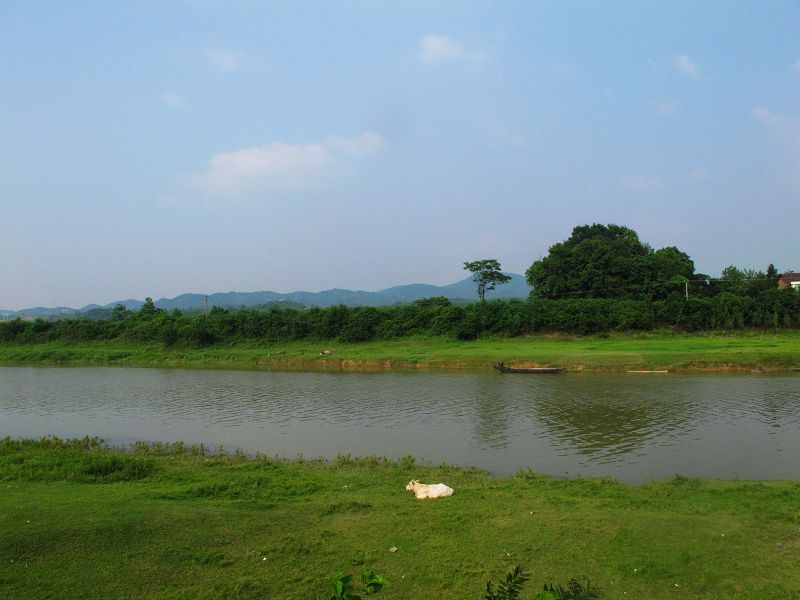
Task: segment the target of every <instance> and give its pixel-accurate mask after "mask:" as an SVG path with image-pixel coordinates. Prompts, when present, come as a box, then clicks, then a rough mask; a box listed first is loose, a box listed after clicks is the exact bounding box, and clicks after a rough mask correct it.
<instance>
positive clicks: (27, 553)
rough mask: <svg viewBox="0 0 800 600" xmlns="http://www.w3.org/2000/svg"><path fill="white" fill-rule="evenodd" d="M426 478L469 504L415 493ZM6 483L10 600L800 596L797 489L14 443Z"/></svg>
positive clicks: (1, 566)
mask: <svg viewBox="0 0 800 600" xmlns="http://www.w3.org/2000/svg"><path fill="white" fill-rule="evenodd" d="M412 477H414V478H421V479H423V480H430V481H440V480H441V481H444V482H446V483H447V484H449V485H451V486H452V487H454V488H455V490H456V493H455V495H454V496H453V497H451V498H447V499H441V500H436V501H417V500H415V499H414V497H413V496H412V495H411V494H410V493H408V492H405V491H404V490H403V487H404V484H405V483H406V482H407V481H408V480H409V479H411V478H412ZM0 489H2V493H0V532H2V534H0V597H4V598H44V597H48V598H74V597H85V598H146V597H154V598H204V597H205V598H222V597H229V598H287V599H292V598H297V599H301V598H302V599H304V600H305V599H309V598H325V599H327V598H328V597H329V596H330V591H329V583H328V580H329V576H330V574H332V573H333V572H335V571H339V570H341V571H344V572H345V573H348V572H349V573H354V574H355V575H356V577H358V574H359V573H360V572H361V571H362V570H364V569H367V568H369V569H373V570H374V571H375V572H376V573H379V574H381V575H384V576H385V577H387V578H388V579H389V580H390V584H389V586H388V587H387V588H386V589H385V590H384V591H383V592H381V594H380V595H379V596H377V597H378V598H385V599H386V600H390V599H392V598H404V599H409V598H429V597H436V598H443V599H447V598H453V599H459V600H463V599H465V598H466V599H469V598H476V599H477V598H481V597H483V596H482V591H483V588H484V585H485V582H486V580H487V579H489V578H493V579H494V580H495V581H497V579H498V577H500V576H501V575H503V574H505V573H506V572H507V571H508V570H509V569H510V568H511V567H513V566H514V565H516V564H522V565H525V566H527V567H528V568H529V570H530V571H531V573H532V580H531V582H530V583H529V585H528V591H529V594H528V595H525V596H523V597H525V598H527V597H528V596H530V597H532V596H533V591H534V590H535V589H541V586H542V585H543V584H544V583H546V582H549V581H556V582H562V583H563V582H565V581H566V580H568V579H569V578H571V577H578V578H581V579H585V578H587V577H588V578H590V579H591V581H592V583H593V584H596V585H599V586H601V587H602V588H603V589H604V591H605V595H604V597H606V598H654V599H658V598H758V599H764V598H780V599H781V600H785V599H787V598H800V567H799V566H798V565H800V513H798V510H797V497H798V494H799V493H800V484H798V483H793V482H764V483H757V482H745V481H734V482H721V481H700V480H694V479H686V478H681V477H676V478H673V479H669V480H665V481H661V482H657V483H649V484H646V485H642V486H639V487H629V486H626V485H622V484H619V483H616V482H614V481H612V480H606V479H598V480H561V479H554V478H548V477H541V476H536V475H533V474H521V475H518V476H515V477H510V478H505V479H493V478H491V477H489V476H487V475H486V474H484V473H482V472H477V471H474V470H469V469H457V468H453V467H420V466H417V465H414V464H413V462H412V461H411V460H410V459H409V460H405V461H400V462H399V463H391V462H387V461H385V460H382V459H370V458H366V459H358V460H355V459H349V458H343V459H341V460H339V461H336V462H333V463H323V462H318V461H306V462H298V461H291V462H286V461H280V460H273V459H266V458H245V457H243V456H209V455H204V454H202V453H197V452H195V453H192V452H190V451H188V450H186V449H183V448H180V447H166V448H165V447H161V448H152V447H151V448H140V449H139V451H138V452H132V453H127V454H124V453H119V452H118V451H112V450H109V449H105V448H103V447H100V448H97V447H95V448H92V444H90V443H89V442H88V441H83V442H75V443H70V444H60V443H58V444H57V443H53V442H52V441H51V442H44V443H43V442H14V441H10V440H5V441H3V442H0ZM390 547H396V548H397V549H398V550H397V552H395V553H390V552H389V551H388V549H389V548H390Z"/></svg>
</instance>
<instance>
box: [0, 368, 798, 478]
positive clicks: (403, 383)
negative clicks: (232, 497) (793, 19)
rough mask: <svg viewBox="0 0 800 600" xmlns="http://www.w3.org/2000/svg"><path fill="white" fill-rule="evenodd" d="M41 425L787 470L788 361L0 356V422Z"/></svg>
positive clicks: (506, 458)
mask: <svg viewBox="0 0 800 600" xmlns="http://www.w3.org/2000/svg"><path fill="white" fill-rule="evenodd" d="M48 434H54V435H58V436H61V437H72V436H82V435H96V436H99V437H102V438H104V439H107V440H109V441H112V442H114V443H128V442H132V441H134V440H139V439H147V440H161V441H174V440H184V441H186V442H188V443H200V442H202V443H204V444H206V445H209V446H219V445H224V446H225V447H226V448H228V449H233V448H235V447H240V448H243V449H245V450H247V451H251V452H256V451H259V452H263V453H267V454H280V455H284V456H295V455H297V454H299V453H302V454H304V455H306V456H327V457H331V458H333V457H335V456H336V455H337V454H339V453H351V454H362V455H363V454H384V455H388V456H391V457H399V456H403V455H406V454H414V455H416V456H417V457H420V458H426V459H428V460H430V461H432V462H434V463H438V462H443V461H444V462H450V463H456V464H464V465H468V464H469V465H476V466H479V467H482V468H485V469H488V470H490V471H493V472H495V473H498V474H507V473H512V472H515V471H517V470H519V469H521V468H527V467H530V468H533V469H534V470H537V471H541V472H546V473H552V474H564V473H565V472H566V473H570V474H583V475H606V474H609V475H613V476H616V477H618V478H620V479H623V480H626V481H641V480H644V479H647V478H660V477H665V476H669V475H671V474H672V473H675V472H681V473H684V474H687V475H697V476H710V477H723V478H730V477H736V476H740V477H745V478H755V479H761V478H789V479H800V461H797V459H796V457H797V456H798V454H800V377H798V376H784V377H777V376H763V375H758V376H721V375H691V376H689V375H668V376H654V377H647V376H633V375H578V374H567V375H560V376H514V375H500V374H494V373H491V374H459V375H451V374H425V373H420V374H418V373H393V374H382V373H378V374H342V373H337V374H329V373H265V372H244V373H243V372H230V371H181V370H162V369H114V368H88V369H57V368H11V367H6V368H0V436H4V435H12V436H27V437H38V436H42V435H48Z"/></svg>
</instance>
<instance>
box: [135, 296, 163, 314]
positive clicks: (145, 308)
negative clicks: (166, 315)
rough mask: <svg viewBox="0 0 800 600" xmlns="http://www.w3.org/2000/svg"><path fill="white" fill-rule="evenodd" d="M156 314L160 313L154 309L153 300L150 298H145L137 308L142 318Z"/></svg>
mask: <svg viewBox="0 0 800 600" xmlns="http://www.w3.org/2000/svg"><path fill="white" fill-rule="evenodd" d="M157 312H161V310H160V309H158V308H156V305H155V303H154V302H153V299H152V298H150V297H147V298H145V299H144V304H142V306H140V307H139V314H140V315H143V316H148V317H149V316H151V315H154V314H156V313H157Z"/></svg>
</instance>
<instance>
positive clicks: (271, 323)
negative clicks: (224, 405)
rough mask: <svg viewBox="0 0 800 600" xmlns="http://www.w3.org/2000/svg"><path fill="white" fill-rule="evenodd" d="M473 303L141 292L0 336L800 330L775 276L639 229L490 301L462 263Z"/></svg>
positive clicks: (570, 246) (579, 243) (563, 258)
mask: <svg viewBox="0 0 800 600" xmlns="http://www.w3.org/2000/svg"><path fill="white" fill-rule="evenodd" d="M464 268H465V269H467V270H469V271H470V272H472V273H473V281H474V282H475V283H476V287H477V292H478V296H479V299H480V301H479V302H476V303H472V304H454V303H452V302H450V301H449V300H448V299H447V298H443V297H437V298H428V299H425V300H419V301H416V302H413V303H411V304H405V305H399V306H385V307H350V306H344V305H340V306H333V307H328V308H319V307H313V308H297V307H292V308H290V307H285V306H281V305H274V306H271V307H269V308H267V309H266V310H257V309H242V310H238V311H237V310H230V309H226V308H221V307H213V308H212V309H211V311H210V312H209V314H207V315H205V314H191V315H189V314H184V313H182V312H181V311H179V310H175V311H171V312H167V311H164V310H161V309H159V308H157V307H156V306H155V304H154V303H153V301H152V299H150V298H148V299H147V300H146V301H145V303H144V304H143V305H142V307H141V308H140V310H138V311H131V310H128V309H126V308H125V307H123V306H121V305H118V306H116V307H115V308H114V309H113V310H112V311H111V315H110V317H109V318H108V319H101V320H92V319H88V318H84V319H74V320H61V321H44V320H36V321H22V320H19V319H17V320H14V321H8V322H3V323H0V342H6V343H9V342H10V343H41V342H54V341H63V342H70V343H72V342H81V341H94V340H131V341H137V342H159V343H163V344H165V345H167V346H173V345H200V346H204V345H210V344H217V343H236V342H243V341H254V342H280V341H292V340H339V341H342V342H365V341H372V340H388V339H396V338H402V337H406V336H414V335H435V336H449V337H453V338H457V339H461V340H470V339H475V338H477V337H479V336H481V335H501V336H520V335H532V334H537V333H546V332H564V333H577V334H584V335H586V334H595V333H601V332H606V331H646V330H652V329H657V328H672V329H673V330H676V331H686V332H696V331H708V330H736V329H745V328H759V329H772V330H775V329H795V328H800V291H798V290H795V289H792V288H791V287H787V288H786V289H778V272H777V270H776V269H775V267H774V266H773V265H769V266H768V267H767V269H766V270H765V271H764V272H761V271H752V270H750V271H748V270H743V269H738V268H736V267H733V266H731V267H727V268H726V269H725V270H723V272H722V276H721V277H719V278H711V277H709V276H708V275H704V274H701V273H696V272H695V271H694V263H693V262H692V260H691V259H690V258H689V256H688V255H687V254H686V253H684V252H682V251H680V250H679V249H678V248H675V247H667V248H662V249H659V250H654V249H653V248H652V247H650V246H649V245H648V244H644V243H642V242H641V241H640V240H639V238H638V235H637V234H636V232H635V231H633V230H631V229H628V228H626V227H622V226H618V225H607V226H606V225H598V224H594V225H584V226H581V227H576V228H575V229H573V232H572V235H571V236H570V238H569V239H567V240H565V241H564V242H561V243H558V244H555V245H553V246H552V247H551V248H550V251H549V253H548V255H547V256H546V257H544V258H543V259H540V260H537V261H535V262H534V263H533V264H532V265H531V267H530V268H529V269H528V270H527V272H526V277H527V280H528V283H530V284H531V285H532V286H533V291H532V292H531V295H530V297H529V298H528V299H527V300H521V299H520V300H507V301H502V300H493V301H488V302H487V301H485V298H484V294H485V292H486V291H487V290H491V289H494V286H495V285H502V284H503V283H504V282H505V281H506V280H507V279H508V278H507V277H506V276H504V275H502V274H501V273H500V263H499V262H498V261H496V260H495V259H486V260H482V261H472V262H466V263H464Z"/></svg>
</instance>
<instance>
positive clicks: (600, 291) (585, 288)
mask: <svg viewBox="0 0 800 600" xmlns="http://www.w3.org/2000/svg"><path fill="white" fill-rule="evenodd" d="M693 273H694V263H693V262H692V260H691V259H690V258H689V256H688V255H687V254H686V253H684V252H681V251H680V250H678V249H677V248H675V247H673V246H670V247H667V248H662V249H660V250H657V251H655V250H653V248H652V247H651V246H650V245H649V244H645V243H642V242H641V241H640V240H639V236H638V234H637V233H636V232H635V231H634V230H633V229H629V228H628V227H623V226H621V225H613V224H612V225H600V224H598V223H595V224H593V225H582V226H580V227H575V228H574V229H573V230H572V235H570V237H569V238H568V239H567V240H565V241H563V242H559V243H558V244H554V245H553V246H551V247H550V250H549V253H548V255H547V256H546V257H545V258H543V259H541V260H537V261H536V262H534V263H533V264H532V265H531V266H530V268H528V270H527V271H526V272H525V276H526V279H527V281H528V284H529V285H531V286H532V287H533V295H534V296H539V297H548V296H549V297H563V298H626V299H637V300H638V299H653V298H656V297H664V296H666V295H668V294H669V292H674V291H678V290H679V289H680V288H682V284H683V282H684V281H686V280H687V279H691V278H692V276H693Z"/></svg>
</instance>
